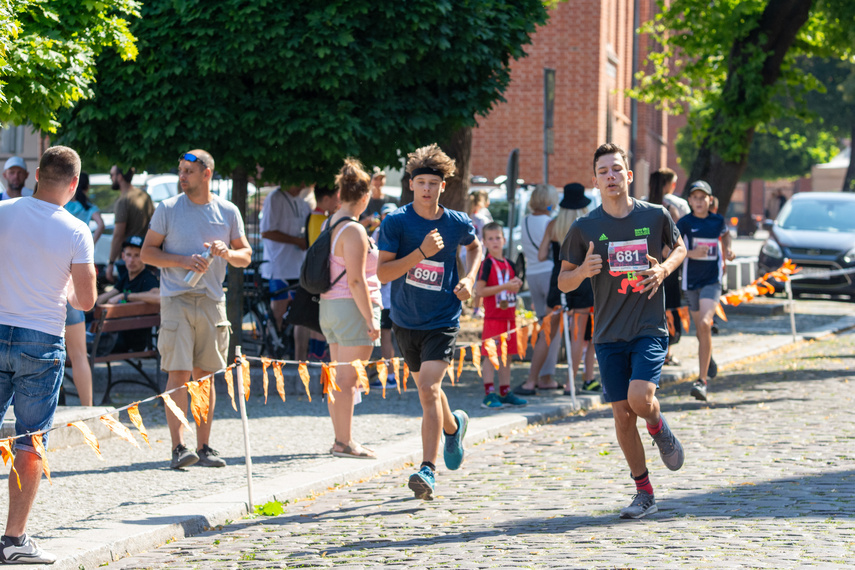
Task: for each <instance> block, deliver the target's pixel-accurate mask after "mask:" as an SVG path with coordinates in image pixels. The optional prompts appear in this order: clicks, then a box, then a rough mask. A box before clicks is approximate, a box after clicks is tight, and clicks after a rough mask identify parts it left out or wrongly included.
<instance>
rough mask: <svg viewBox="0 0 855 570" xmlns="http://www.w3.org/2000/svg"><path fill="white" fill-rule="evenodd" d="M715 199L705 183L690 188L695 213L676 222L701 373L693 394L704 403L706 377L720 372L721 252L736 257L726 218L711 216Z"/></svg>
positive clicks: (730, 257)
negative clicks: (716, 343)
mask: <svg viewBox="0 0 855 570" xmlns="http://www.w3.org/2000/svg"><path fill="white" fill-rule="evenodd" d="M712 198H713V196H712V188H710V185H709V184H707V183H706V182H704V181H703V180H698V181H697V182H695V183H694V184H692V186H691V188H689V206H690V207H691V208H692V213H691V214H689V215H687V216H683V217H682V218H680V221H679V222H677V229H678V230H680V234H681V235H682V236H683V241H684V242H685V244H686V248H687V249H688V254H687V255H686V258H685V260H683V290H684V291H686V299H687V300H688V302H689V313H690V314H691V315H692V321H693V322H694V323H695V334H696V335H697V337H698V345H699V346H698V360H699V368H700V370H699V373H698V380H697V381H696V382H695V383H694V385H693V386H692V391H691V394H692V396H694V397H695V398H696V399H698V400H703V401H706V399H707V376H710V377H712V376H715V372H714V371H715V369H716V368H717V367H716V366H715V365H714V364H712V362H713V360H712V325H713V317H714V316H715V308H716V305H718V303H719V298H720V297H721V268H722V249H723V250H724V255H725V257H726V258H727V259H728V260H732V259H733V258H734V257H735V256H734V254H733V250H732V249H731V243H730V233H728V231H727V226H726V225H725V223H724V218H723V217H721V215H719V214H713V213H711V212H710V205H711V204H712ZM719 239H721V243H719Z"/></svg>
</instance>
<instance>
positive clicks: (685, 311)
mask: <svg viewBox="0 0 855 570" xmlns="http://www.w3.org/2000/svg"><path fill="white" fill-rule="evenodd" d="M677 313H678V314H679V315H680V324H681V325H683V331H684V332H685V331H688V330H689V324H690V322H689V307H680V308H679V309H677Z"/></svg>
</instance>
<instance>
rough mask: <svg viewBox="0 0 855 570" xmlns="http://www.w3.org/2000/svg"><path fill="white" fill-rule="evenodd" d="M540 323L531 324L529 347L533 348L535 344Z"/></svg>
mask: <svg viewBox="0 0 855 570" xmlns="http://www.w3.org/2000/svg"><path fill="white" fill-rule="evenodd" d="M540 328H541V327H540V323H532V324H531V347H532V348H534V345H536V344H537V333H539V332H540Z"/></svg>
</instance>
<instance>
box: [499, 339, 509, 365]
mask: <svg viewBox="0 0 855 570" xmlns="http://www.w3.org/2000/svg"><path fill="white" fill-rule="evenodd" d="M499 354H501V355H502V366H505V367H507V365H508V333H502V334H501V336H499Z"/></svg>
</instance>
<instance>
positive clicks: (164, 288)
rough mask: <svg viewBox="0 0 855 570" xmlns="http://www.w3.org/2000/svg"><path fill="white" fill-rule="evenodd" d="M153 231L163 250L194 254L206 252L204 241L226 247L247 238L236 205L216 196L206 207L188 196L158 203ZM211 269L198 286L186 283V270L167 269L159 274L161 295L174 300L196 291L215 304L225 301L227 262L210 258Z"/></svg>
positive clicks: (182, 195)
mask: <svg viewBox="0 0 855 570" xmlns="http://www.w3.org/2000/svg"><path fill="white" fill-rule="evenodd" d="M151 229H152V230H153V231H155V232H157V233H159V234H161V235H163V236H164V238H163V251H165V252H166V253H177V254H179V255H192V254H194V253H200V254H201V253H202V252H203V251H205V246H204V244H205V242H208V243H211V242H213V241H214V240H221V241H223V242H225V243H226V244H227V245H228V244H230V243H231V242H232V240H234V239H237V238H239V237H241V236H243V235H244V228H243V219H242V218H241V217H240V212H239V211H238V209H237V206H235V205H234V204H232V203H231V202H229V201H227V200H224V199H223V198H220V197H219V196H216V195H213V197H212V200H211V201H210V202H209V203H207V204H194V203H193V202H192V201H191V200H190V199H189V198H188V197H187V195H186V194H179V195H178V196H173V197H172V198H169V199H167V200H164V201H163V202H161V203H160V204H158V206H157V209H156V210H155V211H154V216H152V218H151ZM210 262H211V266H210V267H209V268H208V271H206V272H205V274H204V275H202V278H201V279H200V280H199V282H198V283H197V284H196V286H195V287H190V286H189V285H188V284H187V283H185V282H184V277H185V276H186V275H187V270H186V269H184V268H183V267H164V268H163V269H161V272H160V295H161V296H162V297H174V296H176V295H181V294H182V293H187V292H189V291H194V292H197V293H205V294H207V295H208V297H210V298H211V299H213V300H215V301H222V300H224V299H225V294H224V293H223V280H224V279H225V278H226V260H225V259H223V258H222V257H211V259H210Z"/></svg>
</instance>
